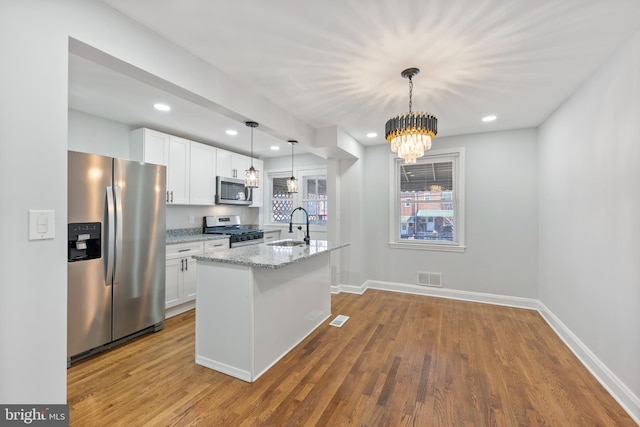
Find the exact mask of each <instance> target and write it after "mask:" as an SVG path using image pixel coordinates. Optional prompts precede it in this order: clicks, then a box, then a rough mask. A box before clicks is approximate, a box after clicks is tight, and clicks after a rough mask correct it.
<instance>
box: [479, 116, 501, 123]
mask: <svg viewBox="0 0 640 427" xmlns="http://www.w3.org/2000/svg"><path fill="white" fill-rule="evenodd" d="M497 118H498V117H497V116H484V117H483V118H482V121H483V122H492V121H494V120H495V119H497Z"/></svg>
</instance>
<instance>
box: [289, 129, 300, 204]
mask: <svg viewBox="0 0 640 427" xmlns="http://www.w3.org/2000/svg"><path fill="white" fill-rule="evenodd" d="M297 143H298V141H296V140H293V139H290V140H289V144H291V178H289V179H287V193H290V194H291V193H297V192H298V180H297V179H296V177H295V176H294V173H293V172H294V169H293V146H294V145H296V144H297Z"/></svg>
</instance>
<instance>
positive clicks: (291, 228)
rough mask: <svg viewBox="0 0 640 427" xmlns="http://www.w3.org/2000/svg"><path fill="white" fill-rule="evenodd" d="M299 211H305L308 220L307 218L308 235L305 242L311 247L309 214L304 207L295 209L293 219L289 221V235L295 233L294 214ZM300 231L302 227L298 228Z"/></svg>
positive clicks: (292, 212)
mask: <svg viewBox="0 0 640 427" xmlns="http://www.w3.org/2000/svg"><path fill="white" fill-rule="evenodd" d="M297 210H301V211H303V212H304V214H305V216H306V218H307V234H306V235H305V236H304V242H305V243H306V244H307V245H310V244H311V238H310V237H309V213H308V212H307V211H306V210H305V209H304V208H303V207H302V206H301V207H299V208H295V209H294V210H292V211H291V218H290V219H289V233H293V214H294V213H295V211H297ZM298 229H300V227H298Z"/></svg>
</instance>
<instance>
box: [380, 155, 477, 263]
mask: <svg viewBox="0 0 640 427" xmlns="http://www.w3.org/2000/svg"><path fill="white" fill-rule="evenodd" d="M425 157H428V158H434V159H437V158H442V159H443V160H449V159H451V158H454V160H455V161H456V165H455V168H454V169H455V174H456V175H455V176H454V182H455V184H456V188H455V190H456V194H457V198H458V201H457V205H456V229H457V231H456V238H457V239H458V241H457V242H438V243H433V242H428V241H425V242H420V243H416V242H403V241H401V240H400V221H399V220H398V218H400V203H397V201H398V200H400V194H399V190H400V183H399V182H398V177H399V176H400V174H399V173H397V168H398V165H399V164H400V163H401V162H404V160H402V159H401V158H399V157H397V156H396V155H395V154H392V155H391V156H389V176H390V179H389V247H390V248H391V249H413V250H422V251H440V252H464V251H465V249H466V246H465V217H464V215H465V206H464V205H465V191H464V182H465V176H464V174H465V162H464V148H452V149H440V150H430V151H428V152H427V153H426V154H425ZM427 242H428V243H427Z"/></svg>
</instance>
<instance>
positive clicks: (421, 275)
mask: <svg viewBox="0 0 640 427" xmlns="http://www.w3.org/2000/svg"><path fill="white" fill-rule="evenodd" d="M417 284H418V285H420V286H432V287H435V288H441V287H442V273H430V272H427V271H418V283H417Z"/></svg>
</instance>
